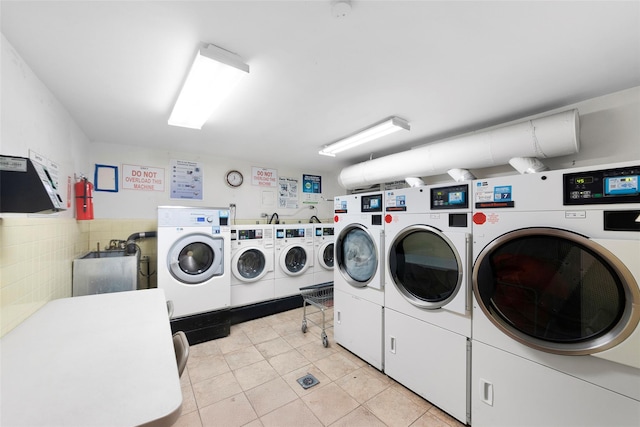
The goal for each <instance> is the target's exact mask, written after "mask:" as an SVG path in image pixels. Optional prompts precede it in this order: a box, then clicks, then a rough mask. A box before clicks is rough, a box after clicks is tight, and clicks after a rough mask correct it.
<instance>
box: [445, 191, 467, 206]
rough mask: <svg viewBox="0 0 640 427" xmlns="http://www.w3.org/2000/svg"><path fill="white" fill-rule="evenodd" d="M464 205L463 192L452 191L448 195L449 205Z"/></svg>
mask: <svg viewBox="0 0 640 427" xmlns="http://www.w3.org/2000/svg"><path fill="white" fill-rule="evenodd" d="M464 203H465V199H464V192H463V191H454V192H451V193H449V204H450V205H463V204H464Z"/></svg>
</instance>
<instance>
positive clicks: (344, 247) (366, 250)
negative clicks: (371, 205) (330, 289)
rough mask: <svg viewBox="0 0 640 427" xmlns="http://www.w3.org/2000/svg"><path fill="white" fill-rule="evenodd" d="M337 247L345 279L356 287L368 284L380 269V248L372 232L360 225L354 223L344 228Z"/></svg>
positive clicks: (339, 262)
mask: <svg viewBox="0 0 640 427" xmlns="http://www.w3.org/2000/svg"><path fill="white" fill-rule="evenodd" d="M335 249H336V258H337V262H338V268H339V269H340V273H341V274H342V276H343V277H344V278H345V280H346V281H347V282H348V283H349V284H351V285H352V286H354V287H358V288H362V287H365V286H367V283H369V282H370V281H371V279H373V277H374V276H375V274H376V271H377V269H378V248H377V246H376V243H375V241H374V240H373V238H372V237H371V234H369V232H368V231H367V230H366V229H365V228H364V227H362V226H360V225H352V226H350V227H348V228H345V229H344V230H342V232H341V233H340V235H339V236H338V238H337V239H336V247H335Z"/></svg>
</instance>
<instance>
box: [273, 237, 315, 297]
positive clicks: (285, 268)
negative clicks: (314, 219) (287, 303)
mask: <svg viewBox="0 0 640 427" xmlns="http://www.w3.org/2000/svg"><path fill="white" fill-rule="evenodd" d="M274 229H275V236H276V245H275V268H274V269H275V282H274V286H275V297H276V298H281V297H286V296H290V295H299V294H300V288H302V287H304V286H310V285H313V224H290V225H289V224H276V225H275V226H274Z"/></svg>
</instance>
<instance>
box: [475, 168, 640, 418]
mask: <svg viewBox="0 0 640 427" xmlns="http://www.w3.org/2000/svg"><path fill="white" fill-rule="evenodd" d="M639 179H640V162H634V163H622V164H615V165H604V166H601V167H589V168H580V169H572V170H565V171H552V172H541V173H538V174H535V175H520V176H510V177H500V178H492V179H486V180H477V181H475V182H474V202H475V207H474V214H473V222H474V226H473V239H474V243H473V253H474V258H475V263H474V267H473V276H472V280H473V297H474V299H473V301H474V305H473V353H472V384H471V390H472V422H473V425H474V427H475V426H498V425H505V426H507V425H516V424H530V425H552V424H553V425H563V426H569V425H575V426H596V425H597V426H602V425H639V424H640V386H639V384H640V328H639V327H638V321H639V319H640V289H639V288H638V282H639V281H640V263H639V262H638V254H640V193H639V185H638V181H639Z"/></svg>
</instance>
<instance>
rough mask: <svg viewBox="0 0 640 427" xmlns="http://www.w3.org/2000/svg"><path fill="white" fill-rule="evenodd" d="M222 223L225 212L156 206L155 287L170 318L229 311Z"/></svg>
mask: <svg viewBox="0 0 640 427" xmlns="http://www.w3.org/2000/svg"><path fill="white" fill-rule="evenodd" d="M228 221H229V210H228V209H225V208H200V207H198V208H195V207H194V208H192V207H177V206H159V207H158V238H157V240H158V270H157V271H158V287H159V288H161V289H163V290H164V292H165V295H166V297H167V300H169V301H171V302H172V304H173V317H175V318H178V317H183V316H189V315H192V314H198V313H205V312H209V311H214V310H218V309H222V308H228V307H229V305H230V303H231V271H230V270H231V269H230V257H229V252H230V238H231V230H230V227H229V225H228V224H229V222H228Z"/></svg>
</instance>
